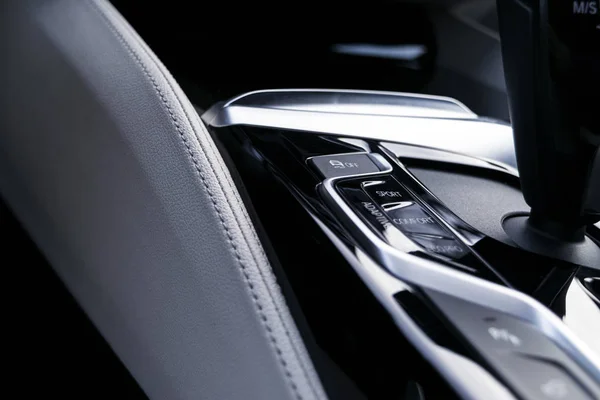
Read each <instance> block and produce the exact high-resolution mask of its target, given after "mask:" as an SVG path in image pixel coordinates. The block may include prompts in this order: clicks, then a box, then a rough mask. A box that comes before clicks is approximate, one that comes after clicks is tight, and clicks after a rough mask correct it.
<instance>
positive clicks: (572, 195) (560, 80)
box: [498, 0, 600, 267]
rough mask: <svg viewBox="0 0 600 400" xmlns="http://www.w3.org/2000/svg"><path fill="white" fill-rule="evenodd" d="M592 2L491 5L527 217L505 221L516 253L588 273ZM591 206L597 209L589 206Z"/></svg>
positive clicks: (593, 119)
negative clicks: (563, 263) (497, 27)
mask: <svg viewBox="0 0 600 400" xmlns="http://www.w3.org/2000/svg"><path fill="white" fill-rule="evenodd" d="M598 11H600V10H598V9H597V2H594V1H592V2H590V1H564V0H498V13H499V22H500V33H501V39H502V52H503V61H504V70H505V76H506V84H507V89H508V95H509V105H510V115H511V119H512V126H513V130H514V141H515V147H516V155H517V162H518V167H519V175H520V179H521V188H522V191H523V195H524V197H525V200H526V201H527V203H528V204H529V205H530V206H531V213H530V215H529V216H528V217H527V216H523V215H522V214H521V215H513V216H507V217H506V218H505V220H504V228H505V230H506V232H507V234H508V235H509V236H510V237H511V239H512V240H514V241H515V242H516V243H517V244H518V245H519V246H520V247H522V248H524V249H526V250H530V251H533V252H536V253H541V254H546V255H551V256H552V257H554V258H558V259H563V260H566V261H570V262H574V263H577V264H581V265H586V266H590V267H593V266H594V265H593V264H594V263H596V264H597V261H598V259H600V249H599V248H598V246H597V245H595V244H594V243H593V242H592V241H590V240H589V239H587V238H586V237H585V227H586V225H589V224H590V223H594V222H596V221H597V220H599V219H600V213H599V211H600V210H598V209H589V208H586V206H589V205H586V203H585V201H586V198H587V192H588V191H589V186H590V181H589V178H590V175H591V170H592V167H593V163H594V159H595V157H596V153H597V151H598V146H600V116H599V115H598V111H599V110H600V74H599V73H598V71H600V51H599V50H598V49H600V14H598ZM596 207H597V206H596Z"/></svg>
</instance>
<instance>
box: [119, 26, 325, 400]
mask: <svg viewBox="0 0 600 400" xmlns="http://www.w3.org/2000/svg"><path fill="white" fill-rule="evenodd" d="M123 29H125V30H126V31H129V33H130V34H131V35H132V36H133V39H134V40H135V39H136V36H135V33H134V32H131V31H132V30H133V29H128V27H127V26H125V27H123ZM138 44H139V45H140V48H141V50H142V51H143V52H144V53H145V54H146V56H147V57H148V58H149V59H150V60H151V61H152V62H154V63H155V65H156V68H157V69H158V71H159V72H160V74H161V75H162V76H163V77H164V78H165V81H166V84H167V85H168V86H169V88H170V89H171V91H172V92H173V95H174V96H175V99H176V101H177V102H178V103H179V106H180V107H181V109H182V110H183V113H184V115H185V117H186V119H187V122H188V123H189V124H190V127H191V128H192V131H193V132H194V133H196V130H195V129H194V125H193V124H192V122H191V120H192V117H191V116H190V114H189V113H188V111H187V110H186V108H185V107H184V106H183V104H182V103H181V99H179V97H178V96H177V91H176V90H175V88H174V87H173V85H172V83H171V82H170V80H169V78H168V77H167V76H166V74H165V72H164V71H163V68H162V66H161V64H160V62H158V61H156V60H154V57H153V55H152V54H150V52H149V50H147V49H146V47H145V46H144V44H143V43H138ZM196 118H198V117H196ZM199 126H200V129H201V130H203V133H204V135H206V136H208V137H210V135H209V134H208V132H206V129H205V128H204V126H203V125H202V123H200V124H199ZM197 143H198V144H199V145H200V147H201V148H202V150H203V151H204V152H205V153H208V152H207V151H206V148H205V147H204V144H202V142H201V141H200V140H199V139H198V140H197ZM207 146H208V147H209V150H211V151H218V150H217V148H216V146H214V144H213V145H212V146H211V143H210V142H209V143H207ZM207 162H208V163H209V164H211V166H212V167H213V168H214V165H213V164H214V163H212V162H211V161H210V159H208V157H207ZM216 164H217V165H218V167H219V169H220V170H221V171H222V172H223V174H224V175H226V174H227V172H226V171H225V167H224V165H223V163H218V162H217V163H216ZM213 172H214V170H213ZM215 176H217V175H216V174H215ZM217 180H219V179H218V176H217ZM225 180H226V183H227V185H228V186H229V187H230V188H232V191H233V192H234V195H233V196H234V198H235V202H236V206H237V207H238V208H239V210H240V211H241V212H242V214H243V217H244V218H245V222H246V223H247V224H248V225H249V226H250V235H251V236H252V238H253V239H254V241H255V242H256V243H257V244H258V246H257V248H258V252H259V256H262V257H263V259H261V260H259V259H258V258H257V256H256V254H254V251H253V250H252V246H251V245H250V244H249V240H248V238H247V237H246V233H245V231H244V229H240V231H241V234H242V236H243V237H244V240H245V241H246V244H247V245H248V247H249V249H250V254H251V255H252V258H253V260H254V262H255V264H256V265H259V264H260V263H261V262H264V261H266V262H267V263H268V257H267V255H266V253H265V251H264V249H263V247H262V245H261V244H260V239H259V238H258V235H257V233H256V231H255V230H254V229H252V221H251V219H250V216H249V215H248V213H247V211H246V208H245V205H244V203H243V202H242V200H241V199H240V198H239V196H236V195H235V191H236V190H237V188H236V187H235V185H234V184H233V182H232V181H231V180H230V179H227V176H226V177H225ZM224 197H225V200H226V201H227V203H228V204H229V207H230V209H232V210H233V209H234V207H233V205H232V203H231V201H230V198H229V196H227V195H224ZM257 270H258V273H259V275H260V277H261V279H262V281H263V282H264V284H265V287H266V290H267V293H268V295H269V297H270V298H271V301H272V304H273V307H275V311H276V312H277V315H278V317H279V321H280V323H281V326H282V327H283V331H284V333H285V336H286V337H287V338H288V339H289V345H290V347H291V349H292V351H293V352H294V355H295V357H296V358H297V361H298V365H299V366H300V369H301V370H302V373H303V374H304V377H305V379H306V381H307V383H308V385H309V386H310V389H311V390H312V392H313V394H314V395H315V397H317V398H319V397H321V396H319V395H318V394H317V393H318V390H317V389H316V387H315V379H314V378H313V377H312V376H311V374H310V373H309V372H308V371H307V365H306V362H305V361H304V356H301V355H300V352H301V350H300V349H298V346H297V345H296V341H294V340H293V339H292V336H291V333H290V330H289V327H288V324H287V322H286V319H284V318H282V317H281V315H282V311H281V309H280V306H279V305H278V303H277V301H276V300H275V298H274V296H273V293H271V290H272V289H271V287H270V286H271V285H269V284H268V283H267V280H266V279H267V278H266V277H265V275H264V273H263V270H262V268H260V267H258V268H257ZM273 283H274V286H275V287H274V288H273V290H276V291H279V293H280V294H281V287H280V286H279V284H278V282H277V280H276V279H274V280H273ZM282 298H283V295H282Z"/></svg>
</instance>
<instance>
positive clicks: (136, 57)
mask: <svg viewBox="0 0 600 400" xmlns="http://www.w3.org/2000/svg"><path fill="white" fill-rule="evenodd" d="M91 4H93V6H94V8H95V9H96V11H97V12H98V13H99V14H100V15H101V16H102V18H103V19H104V21H105V22H106V24H107V26H108V28H109V29H110V30H111V31H112V32H113V34H115V36H116V37H117V39H118V40H119V42H121V44H122V45H123V46H125V49H126V50H127V52H128V53H129V54H130V55H131V56H132V57H133V58H134V60H135V61H136V63H137V64H138V65H139V66H140V67H141V69H142V71H143V72H144V75H146V77H147V78H148V79H149V80H150V82H151V83H152V86H153V87H154V90H155V91H156V93H157V94H158V96H159V97H160V99H161V101H162V102H163V104H164V106H165V108H166V109H167V112H168V113H169V115H170V117H171V121H172V123H173V126H174V127H175V129H176V130H177V132H178V133H179V136H180V138H181V140H182V142H183V144H184V145H185V147H186V149H187V151H188V155H189V156H190V158H191V160H192V163H193V164H194V166H195V169H196V172H198V175H199V176H200V178H201V180H202V183H203V185H204V188H205V189H206V192H207V194H208V196H209V198H210V199H211V202H212V204H213V208H214V210H215V212H216V213H217V215H218V217H219V220H220V222H221V225H222V226H223V229H224V231H225V234H226V236H227V239H228V241H229V244H230V245H231V248H232V249H233V251H234V253H235V256H236V259H237V262H238V264H239V266H240V268H241V271H242V274H243V275H244V277H245V280H246V284H247V285H248V288H249V289H250V293H251V296H252V298H253V300H254V303H255V304H256V307H257V309H258V312H259V315H260V318H261V320H262V322H263V325H264V327H265V329H266V331H267V332H268V337H269V339H270V341H271V343H272V345H273V348H274V349H275V353H276V354H277V358H278V360H279V362H280V364H281V366H282V367H283V371H284V374H285V376H286V377H287V379H288V380H289V382H290V387H291V388H292V390H293V392H294V394H295V396H296V398H297V399H298V400H302V399H303V397H302V395H301V394H300V392H299V391H298V386H297V385H296V383H295V382H294V378H293V376H292V374H291V372H290V371H289V368H288V363H287V361H286V360H285V358H284V355H283V352H282V351H281V349H280V348H279V345H278V344H277V339H276V338H275V335H274V332H273V329H272V328H271V326H270V325H269V321H268V318H267V316H266V314H265V312H264V308H263V306H262V305H261V303H260V298H259V296H258V295H257V293H256V290H255V288H254V284H253V283H252V280H251V278H250V274H249V273H248V271H247V267H246V265H244V262H243V261H242V258H241V255H240V253H239V250H238V248H237V246H236V245H235V242H234V239H233V236H232V234H231V231H230V229H229V227H228V226H227V223H226V222H225V218H224V217H223V214H222V212H221V210H220V209H219V206H218V204H217V201H216V199H215V197H214V194H213V193H212V191H211V190H210V188H209V185H208V183H207V180H206V176H205V175H204V174H203V173H202V171H201V169H200V165H199V164H198V160H196V157H195V156H194V153H193V151H192V149H191V147H190V144H189V143H188V140H187V139H186V138H185V132H184V131H183V129H182V127H181V125H180V124H179V122H178V120H177V117H176V116H175V114H174V112H173V108H172V107H171V106H170V105H169V101H168V100H167V98H166V97H165V95H164V93H163V91H162V90H161V89H160V87H159V86H158V84H157V82H156V79H155V78H154V77H153V76H152V74H151V73H150V71H149V70H148V68H147V67H146V65H145V64H144V62H143V61H142V60H141V57H140V56H139V55H138V54H137V52H136V51H135V50H133V48H132V47H131V46H130V45H129V43H127V41H126V40H125V38H124V37H123V35H122V34H121V33H120V32H119V31H118V30H117V28H116V27H115V26H114V25H113V23H112V21H111V20H110V19H109V17H108V16H107V15H105V13H104V11H102V10H101V9H100V8H99V6H98V5H97V4H96V2H95V1H92V2H91ZM184 111H185V110H184ZM188 122H189V121H188ZM190 125H191V124H190ZM209 164H210V163H209ZM213 172H214V171H213ZM242 236H244V235H243V233H242ZM286 333H287V332H286ZM288 336H289V334H288Z"/></svg>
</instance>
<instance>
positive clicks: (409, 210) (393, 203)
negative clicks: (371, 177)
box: [363, 178, 452, 239]
mask: <svg viewBox="0 0 600 400" xmlns="http://www.w3.org/2000/svg"><path fill="white" fill-rule="evenodd" d="M363 188H364V190H365V192H367V194H368V195H369V196H370V197H371V198H372V199H373V200H374V201H375V202H376V203H377V204H378V205H379V206H380V207H381V208H382V210H383V211H384V212H385V213H386V215H387V216H388V218H389V219H390V221H392V223H393V224H394V226H396V227H397V228H398V229H400V230H401V231H402V232H403V233H405V234H422V235H428V236H432V237H435V238H447V239H452V236H451V235H450V234H449V233H448V232H447V231H446V230H445V229H444V228H443V227H442V226H441V225H440V224H439V223H438V222H437V221H436V220H435V219H433V218H432V217H431V216H430V215H429V214H428V213H427V212H426V211H425V210H424V209H423V208H422V207H421V205H419V204H418V203H416V202H415V201H414V199H413V198H412V196H411V195H410V194H409V193H408V191H407V190H406V189H405V188H404V187H403V186H402V185H400V184H399V183H398V182H397V181H396V180H395V179H393V178H386V179H385V180H384V179H382V180H377V181H371V182H365V183H364V184H363Z"/></svg>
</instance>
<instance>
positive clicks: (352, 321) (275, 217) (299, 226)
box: [213, 127, 456, 399]
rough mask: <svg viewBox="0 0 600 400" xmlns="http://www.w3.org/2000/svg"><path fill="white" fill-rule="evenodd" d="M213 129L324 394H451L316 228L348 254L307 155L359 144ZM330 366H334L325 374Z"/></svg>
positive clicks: (343, 150) (375, 396)
mask: <svg viewBox="0 0 600 400" xmlns="http://www.w3.org/2000/svg"><path fill="white" fill-rule="evenodd" d="M213 134H214V135H215V138H216V139H217V141H218V143H219V145H220V147H221V148H222V150H223V153H224V154H225V155H226V158H227V159H228V160H227V161H228V164H229V165H230V166H231V167H234V171H235V173H236V175H237V176H236V177H235V179H236V183H237V184H238V186H240V187H241V188H242V189H243V190H242V192H243V195H245V196H247V197H246V199H245V200H246V203H247V204H249V205H250V206H251V207H250V209H251V213H252V215H251V216H252V218H253V220H254V221H255V223H256V225H257V226H258V227H259V234H260V236H261V239H262V241H263V243H267V248H268V249H267V251H268V253H269V258H270V259H271V260H272V261H275V272H276V275H277V276H278V279H279V280H280V282H282V286H283V290H284V295H285V296H286V298H287V299H288V303H292V304H296V303H297V304H298V307H297V308H296V307H292V312H293V314H294V317H295V319H296V321H297V322H298V321H300V322H301V321H306V325H305V326H302V324H300V325H301V333H302V335H303V338H304V339H305V340H306V341H307V342H308V343H309V344H310V343H312V342H314V343H316V344H315V346H314V347H311V346H310V345H309V352H310V353H311V356H312V358H313V361H314V362H315V363H316V367H317V370H318V372H319V374H320V377H321V380H322V382H323V384H324V386H325V388H326V391H327V393H328V395H329V397H330V398H332V399H346V398H353V397H355V398H361V397H360V396H366V397H368V398H373V399H389V398H391V397H393V396H398V395H399V394H401V393H403V392H404V390H405V387H408V385H409V384H415V383H417V384H418V385H419V386H420V387H421V388H422V390H423V393H425V394H426V396H427V397H426V398H444V399H446V398H448V399H454V398H456V395H455V394H454V392H453V391H452V390H451V389H450V388H449V387H448V385H447V384H446V383H445V382H444V380H443V379H441V378H440V376H439V375H438V373H437V371H435V370H434V369H433V368H432V367H431V366H430V365H429V364H428V363H427V362H426V361H425V360H424V359H423V357H422V356H421V355H420V354H419V353H418V352H417V351H416V350H415V349H414V348H413V347H412V346H411V345H410V344H409V343H408V342H407V340H406V339H405V338H404V337H403V335H402V334H401V333H400V332H399V331H398V329H397V327H396V326H395V325H394V323H393V322H392V320H391V319H390V317H389V315H388V314H387V312H386V311H385V310H384V309H383V307H382V306H381V305H380V304H379V302H378V301H377V300H376V299H375V298H374V296H373V295H372V293H371V292H370V291H369V290H368V289H367V288H366V287H365V285H364V283H363V282H362V280H361V279H360V278H359V277H358V276H357V275H356V274H355V272H354V270H353V269H352V268H351V267H350V265H349V264H348V260H347V259H345V258H344V256H342V254H341V253H340V251H339V249H338V248H336V246H335V245H334V244H332V242H331V240H330V239H329V238H328V236H327V235H326V234H324V232H323V230H322V229H321V228H320V227H319V224H325V225H327V226H328V227H329V228H330V229H331V230H332V232H333V233H334V234H335V235H336V236H337V237H338V238H340V239H341V240H342V244H341V245H343V246H345V247H346V246H347V248H348V249H350V250H351V252H352V253H353V251H352V249H354V248H355V247H356V246H357V244H356V243H355V242H354V240H353V238H352V237H351V235H349V234H348V233H347V232H346V230H345V229H344V227H342V226H340V225H339V223H338V222H337V220H336V218H335V217H334V216H333V215H332V214H331V212H330V211H329V209H328V208H326V207H325V206H324V205H323V204H322V202H321V200H320V199H319V197H318V195H317V190H316V187H317V185H318V183H319V182H321V180H322V178H321V176H320V174H319V173H318V172H316V171H315V170H314V169H313V168H311V167H310V166H309V164H308V163H307V162H306V160H307V159H308V158H310V157H314V156H319V155H324V154H338V153H347V152H364V151H365V149H364V148H362V147H355V146H352V145H350V144H345V143H343V142H338V141H335V140H332V139H330V138H327V137H319V136H306V135H303V134H299V133H294V132H285V133H284V132H278V131H275V130H268V129H259V128H250V127H238V128H234V129H223V130H215V131H213ZM332 365H334V366H335V367H333V369H334V370H335V369H338V368H339V370H340V371H338V372H332ZM340 374H341V375H340ZM344 376H345V378H343V377H344ZM345 380H349V382H350V383H348V384H343V382H344V381H345ZM411 382H412V383H411ZM349 387H350V388H349ZM352 388H355V389H352ZM356 390H357V391H358V393H360V394H358V393H355V391H356ZM400 398H402V397H400Z"/></svg>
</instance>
